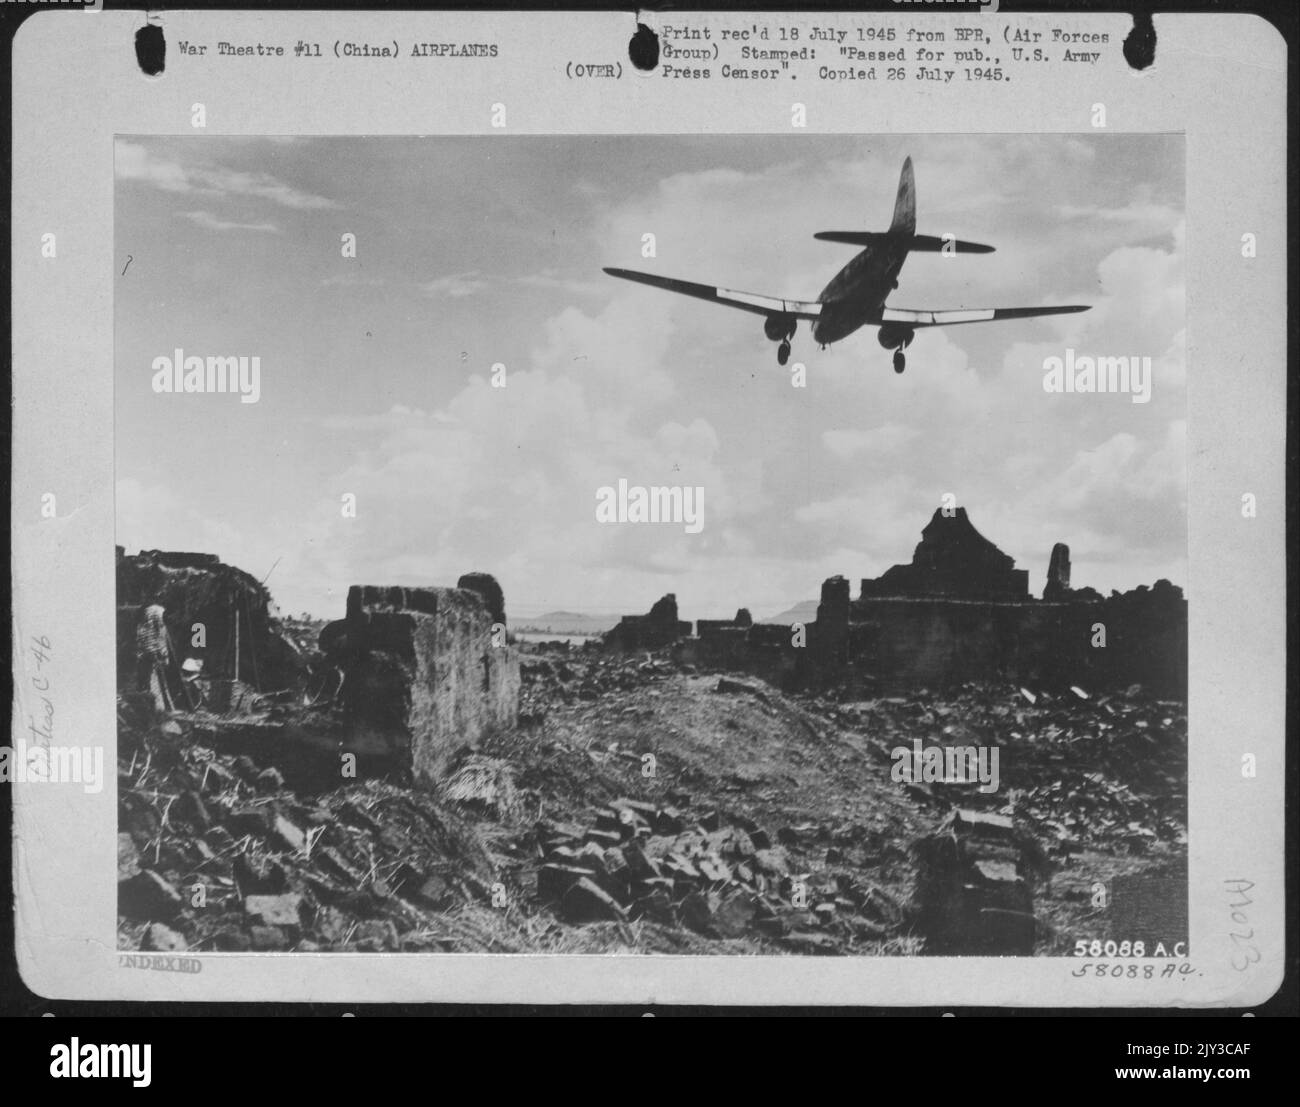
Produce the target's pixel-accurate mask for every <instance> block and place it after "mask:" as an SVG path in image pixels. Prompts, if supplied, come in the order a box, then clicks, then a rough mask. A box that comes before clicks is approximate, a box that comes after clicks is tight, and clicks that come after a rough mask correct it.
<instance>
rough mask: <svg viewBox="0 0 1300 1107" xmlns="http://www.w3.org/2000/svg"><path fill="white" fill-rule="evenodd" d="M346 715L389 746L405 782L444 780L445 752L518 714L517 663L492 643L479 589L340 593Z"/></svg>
mask: <svg viewBox="0 0 1300 1107" xmlns="http://www.w3.org/2000/svg"><path fill="white" fill-rule="evenodd" d="M346 621H347V628H346V632H345V634H344V636H343V637H344V640H345V642H346V647H345V649H344V651H343V652H342V653H341V654H339V655H337V656H336V658H335V660H336V663H338V664H339V666H340V668H342V669H343V670H344V672H345V680H344V685H343V692H342V698H343V701H344V707H345V710H346V712H347V714H348V715H349V716H350V718H351V719H353V720H354V721H355V722H360V723H363V724H365V725H367V726H369V727H371V728H373V729H374V730H376V731H377V732H379V733H381V734H383V735H384V736H385V737H387V738H388V739H389V742H390V744H391V745H392V746H393V747H394V748H395V750H396V751H397V753H398V756H399V760H402V761H405V763H406V766H407V767H408V768H409V770H410V771H411V773H412V775H413V776H414V777H415V778H416V779H417V780H419V781H422V782H424V783H435V782H438V781H442V780H444V779H446V777H447V775H448V771H449V768H450V764H451V760H452V756H453V754H454V753H455V752H456V751H458V750H460V749H463V748H465V747H471V746H475V745H477V744H478V743H479V742H480V741H482V740H483V738H484V737H485V736H486V735H487V734H488V733H489V731H490V730H492V729H495V728H500V729H509V728H513V727H514V726H515V724H516V722H517V720H518V714H519V686H520V678H519V658H518V656H517V654H516V653H515V650H514V648H513V647H512V646H510V645H508V644H506V643H504V642H500V641H498V640H497V639H496V638H495V637H494V635H493V633H492V626H493V622H494V620H493V618H492V613H491V612H490V610H489V608H488V605H487V604H486V603H485V601H484V599H483V597H482V595H481V594H480V593H479V592H478V591H470V590H468V589H464V588H378V587H372V586H359V585H357V586H353V587H352V588H351V589H350V590H349V592H348V600H347V620H346Z"/></svg>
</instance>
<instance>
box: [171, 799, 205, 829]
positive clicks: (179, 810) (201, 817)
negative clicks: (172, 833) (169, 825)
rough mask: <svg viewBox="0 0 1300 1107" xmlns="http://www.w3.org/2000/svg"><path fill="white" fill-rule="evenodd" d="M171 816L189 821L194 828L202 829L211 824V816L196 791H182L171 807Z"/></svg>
mask: <svg viewBox="0 0 1300 1107" xmlns="http://www.w3.org/2000/svg"><path fill="white" fill-rule="evenodd" d="M171 814H172V817H173V818H177V819H181V820H183V821H185V822H187V823H189V824H190V825H191V826H192V827H194V828H195V829H196V830H199V831H204V830H207V829H208V827H210V826H211V825H212V816H211V815H209V814H208V809H207V806H206V805H205V804H204V802H203V799H202V797H201V796H200V795H199V794H198V792H193V791H190V792H182V793H181V794H180V796H179V797H178V798H177V800H176V803H175V804H174V805H173V807H172V812H171Z"/></svg>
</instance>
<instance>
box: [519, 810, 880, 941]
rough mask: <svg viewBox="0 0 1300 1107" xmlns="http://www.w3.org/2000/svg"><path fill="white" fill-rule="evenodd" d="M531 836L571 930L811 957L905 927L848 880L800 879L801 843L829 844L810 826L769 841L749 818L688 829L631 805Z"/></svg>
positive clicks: (675, 816) (715, 819) (870, 891)
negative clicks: (624, 929)
mask: <svg viewBox="0 0 1300 1107" xmlns="http://www.w3.org/2000/svg"><path fill="white" fill-rule="evenodd" d="M682 798H683V799H684V798H686V797H682ZM536 831H537V846H538V854H539V856H540V858H541V865H540V868H539V869H538V872H537V895H538V898H539V900H540V901H542V902H543V903H546V904H550V905H551V906H552V907H553V909H554V910H556V912H557V913H558V915H559V917H560V918H562V919H564V920H565V921H567V922H572V923H586V922H594V921H601V920H604V921H631V920H636V919H642V918H645V919H649V920H651V921H653V922H657V923H661V924H664V925H667V926H684V927H688V928H690V929H691V930H693V931H696V932H697V933H700V934H703V935H705V936H707V937H710V938H717V939H735V938H745V937H748V938H767V939H769V940H771V941H774V942H775V943H776V944H778V945H779V946H782V947H785V948H787V949H792V950H802V951H808V952H816V951H819V950H820V951H824V952H847V951H849V950H852V949H853V948H854V946H855V945H861V944H862V943H863V942H864V941H872V942H877V943H878V942H879V941H880V940H881V939H883V938H887V937H889V936H891V935H894V934H896V933H897V932H898V931H899V930H900V928H901V926H902V924H903V919H904V911H903V908H902V906H901V905H900V904H899V903H898V902H897V900H895V899H894V898H893V897H892V896H891V895H890V894H889V893H888V892H885V891H884V890H883V889H881V888H879V887H876V886H875V885H872V884H870V883H864V882H861V881H860V880H859V879H856V878H855V877H854V876H853V875H852V874H851V873H849V872H848V871H837V870H835V869H830V868H823V869H821V871H815V872H814V871H808V870H807V869H806V868H805V866H804V865H803V863H802V860H801V859H800V858H799V853H798V852H797V850H796V847H798V846H799V844H800V843H801V841H808V842H809V844H815V843H816V842H819V841H822V840H829V835H828V832H827V831H826V829H825V828H823V827H821V826H817V825H815V824H807V825H804V826H800V827H797V828H792V827H786V828H782V829H781V830H780V831H778V833H777V840H776V841H773V840H772V838H771V836H770V835H769V834H768V833H767V832H766V831H764V830H763V829H761V828H760V827H759V826H758V825H757V824H756V823H754V822H753V821H752V820H749V819H745V818H743V817H742V818H735V819H733V820H732V821H730V822H728V821H727V820H726V819H725V818H724V816H723V815H722V814H721V813H719V812H718V811H709V812H706V813H704V814H703V815H702V816H701V817H700V818H699V819H698V820H697V821H694V822H692V821H691V820H689V819H688V818H687V816H686V814H685V812H684V811H683V810H682V809H680V808H678V807H676V806H672V805H665V806H660V805H659V804H656V803H653V802H647V801H642V800H634V799H628V798H626V797H624V798H620V799H616V800H614V801H613V802H612V803H610V804H608V805H607V806H605V807H602V808H600V809H599V810H598V811H597V813H596V816H595V819H594V821H593V822H592V824H591V825H590V826H585V827H584V826H581V825H577V824H574V823H565V822H559V821H555V820H551V819H543V820H540V821H539V822H538V824H537V828H536ZM787 846H788V847H790V848H787ZM837 852H838V851H836V850H835V849H834V847H832V848H831V849H830V850H828V851H827V854H828V856H832V857H834V856H836V855H837Z"/></svg>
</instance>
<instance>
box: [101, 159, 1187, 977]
mask: <svg viewBox="0 0 1300 1107" xmlns="http://www.w3.org/2000/svg"><path fill="white" fill-rule="evenodd" d="M114 172H115V220H116V222H115V231H116V233H115V243H114V250H115V265H116V267H117V269H118V271H119V272H120V273H121V276H122V279H121V280H119V281H118V282H117V296H116V300H115V305H114V324H115V345H114V357H115V364H114V389H115V413H114V417H115V424H114V429H115V432H116V437H115V441H116V470H115V486H114V488H115V496H116V509H115V519H116V545H117V549H116V562H115V573H116V604H117V649H118V661H117V663H118V715H117V718H118V747H117V772H118V779H119V791H118V818H119V823H118V851H119V852H118V860H119V873H118V879H119V884H118V889H119V895H118V909H119V929H118V937H119V943H120V947H121V948H122V949H126V950H144V951H149V950H154V951H199V952H208V951H215V952H221V951H227V952H228V951H250V950H251V951H288V952H299V951H353V952H383V953H396V952H462V953H463V952H480V953H557V952H563V953H606V954H609V953H621V954H656V953H710V954H737V955H741V954H744V955H753V954H774V955H775V954H790V955H799V954H832V955H837V954H838V955H857V956H869V957H894V956H915V957H926V956H952V955H962V954H980V955H986V956H987V955H1014V956H1030V955H1042V956H1061V955H1073V954H1075V953H1076V952H1077V951H1080V950H1081V951H1084V953H1086V954H1087V955H1089V956H1091V957H1092V958H1093V959H1094V960H1099V959H1101V958H1102V956H1103V954H1104V955H1108V956H1121V957H1129V956H1138V957H1140V956H1143V953H1144V951H1145V952H1146V953H1147V954H1149V955H1153V956H1170V957H1173V956H1177V957H1183V956H1186V955H1187V953H1188V912H1187V895H1188V884H1187V843H1188V837H1187V745H1186V744H1187V693H1188V687H1187V610H1188V603H1189V599H1190V600H1191V602H1194V599H1193V598H1191V597H1189V596H1188V595H1187V505H1186V495H1187V476H1186V474H1187V461H1186V450H1187V422H1186V396H1185V365H1184V361H1185V357H1184V355H1185V334H1186V330H1185V318H1184V243H1185V236H1186V223H1185V217H1184V205H1183V195H1184V172H1185V149H1184V140H1183V138H1182V136H1178V135H1140V136H1135V135H1125V136H1112V135H1100V136H1081V135H1042V134H1037V135H1028V134H1026V135H994V134H987V135H980V134H975V135H913V136H879V135H860V136H858V135H854V136H831V137H813V136H809V137H804V138H798V139H795V138H781V137H766V136H693V137H663V136H557V137H520V138H513V139H493V140H488V139H484V138H480V137H463V138H455V137H430V138H419V137H409V138H407V137H401V138H398V137H373V138H344V137H320V138H292V137H275V136H268V137H265V138H223V137H206V136H205V137H191V136H181V137H133V136H120V137H119V138H118V139H117V141H116V144H115V148H114ZM819 290H820V291H819ZM724 308H725V309H730V310H722V309H724Z"/></svg>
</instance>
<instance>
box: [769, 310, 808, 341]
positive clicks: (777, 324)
mask: <svg viewBox="0 0 1300 1107" xmlns="http://www.w3.org/2000/svg"><path fill="white" fill-rule="evenodd" d="M798 322H799V321H798V320H797V319H796V318H795V317H794V316H793V315H769V316H768V317H767V318H766V319H764V320H763V333H764V334H766V335H767V337H768V338H770V339H771V340H772V341H773V342H780V341H782V340H783V339H786V338H789V337H790V336H791V335H792V334H794V329H795V326H796V325H797V324H798Z"/></svg>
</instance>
